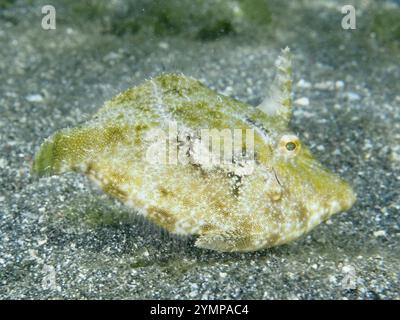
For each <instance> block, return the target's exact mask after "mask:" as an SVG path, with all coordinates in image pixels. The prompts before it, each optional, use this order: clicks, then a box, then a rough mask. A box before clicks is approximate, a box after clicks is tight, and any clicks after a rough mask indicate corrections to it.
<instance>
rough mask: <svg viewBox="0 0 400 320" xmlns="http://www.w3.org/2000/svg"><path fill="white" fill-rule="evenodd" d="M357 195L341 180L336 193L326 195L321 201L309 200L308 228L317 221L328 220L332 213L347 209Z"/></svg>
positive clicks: (313, 225)
mask: <svg viewBox="0 0 400 320" xmlns="http://www.w3.org/2000/svg"><path fill="white" fill-rule="evenodd" d="M339 190H340V191H339ZM356 199H357V195H356V193H355V192H354V191H353V189H352V188H351V187H350V186H349V185H348V184H347V183H346V182H343V184H342V186H341V188H338V191H337V193H336V194H334V195H331V196H330V197H327V198H326V200H323V201H321V200H320V201H318V200H316V199H314V200H316V201H311V202H309V203H308V205H307V209H308V211H309V214H310V216H309V217H310V218H309V221H308V230H310V229H312V228H314V227H315V226H316V225H318V224H319V223H321V222H323V221H326V220H328V219H329V218H330V217H331V216H332V215H334V214H337V213H340V212H344V211H347V210H349V209H350V208H351V207H352V206H353V204H354V203H355V202H356Z"/></svg>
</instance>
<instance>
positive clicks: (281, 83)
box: [258, 47, 292, 123]
mask: <svg viewBox="0 0 400 320" xmlns="http://www.w3.org/2000/svg"><path fill="white" fill-rule="evenodd" d="M275 67H276V69H277V73H276V76H275V80H274V82H273V84H272V86H271V88H270V91H269V94H268V95H267V97H266V98H265V99H264V100H263V102H261V104H260V105H259V106H258V108H259V109H261V110H262V111H263V112H265V113H266V114H268V115H269V116H271V117H278V118H280V119H281V120H282V121H283V122H284V123H288V122H289V120H290V117H291V115H292V59H291V54H290V49H289V47H286V48H285V49H283V50H282V54H281V55H280V56H279V57H278V59H276V61H275Z"/></svg>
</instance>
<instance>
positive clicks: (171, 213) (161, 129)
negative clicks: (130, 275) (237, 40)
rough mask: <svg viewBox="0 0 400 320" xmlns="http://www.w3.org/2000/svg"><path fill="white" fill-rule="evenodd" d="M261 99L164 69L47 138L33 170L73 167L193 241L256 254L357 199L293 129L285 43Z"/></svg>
mask: <svg viewBox="0 0 400 320" xmlns="http://www.w3.org/2000/svg"><path fill="white" fill-rule="evenodd" d="M275 66H276V70H277V74H276V79H275V81H274V83H273V84H272V86H271V88H270V90H269V94H268V96H267V98H265V100H264V101H263V102H262V103H261V104H260V105H259V106H257V107H254V106H250V105H248V104H245V103H243V102H240V101H238V100H235V99H233V98H231V97H228V96H224V95H222V94H220V93H218V92H215V91H213V90H211V89H209V88H207V87H206V86H204V85H203V84H202V83H201V82H200V81H198V80H196V79H193V78H190V77H187V76H184V75H181V74H163V75H160V76H158V77H156V78H153V79H150V80H147V81H145V82H144V83H142V84H141V85H139V86H136V87H133V88H130V89H128V90H126V91H124V92H122V93H120V94H119V95H117V96H115V97H114V98H112V99H111V100H110V101H108V102H106V103H105V105H104V106H103V107H102V108H101V109H100V110H99V111H98V112H97V113H95V114H94V115H93V117H92V118H91V119H90V120H89V121H87V122H85V123H83V124H82V125H80V126H78V127H76V128H68V129H64V130H61V131H58V132H56V133H55V134H54V135H52V136H51V137H50V138H48V139H47V140H46V141H45V142H44V143H43V144H42V146H41V147H40V150H39V151H38V153H37V155H36V157H35V160H34V163H33V170H32V171H33V173H34V174H36V175H39V176H45V175H54V174H62V173H64V172H67V171H75V172H79V173H82V174H84V175H86V176H88V177H89V178H90V179H91V180H92V181H94V182H95V183H96V184H97V185H98V186H99V187H100V188H101V189H102V190H104V192H106V193H108V194H110V195H111V196H112V197H115V198H117V199H118V200H120V201H122V202H123V203H125V204H126V205H127V206H130V207H133V208H135V209H136V210H137V212H138V214H141V215H143V216H145V217H146V218H147V219H148V220H150V221H152V222H153V223H155V224H157V225H159V226H161V227H163V228H165V229H166V230H168V231H169V232H171V233H173V234H177V235H194V236H196V237H197V239H196V242H195V245H196V246H197V247H200V248H207V249H211V250H217V251H254V250H259V249H263V248H268V247H272V246H276V245H280V244H285V243H288V242H290V241H292V240H294V239H296V238H298V237H300V236H301V235H303V234H305V233H307V232H309V231H310V230H311V229H313V228H314V227H315V226H317V225H318V224H320V223H321V222H323V221H325V220H327V219H329V218H330V217H331V216H332V215H333V214H335V213H338V212H340V211H345V210H348V209H349V208H350V207H351V206H352V205H353V203H354V202H355V200H356V195H355V193H354V192H353V190H352V188H351V187H350V186H349V185H348V184H347V183H346V182H345V181H344V180H342V179H341V178H339V177H338V176H337V175H335V174H333V173H332V172H330V171H329V170H328V169H326V168H324V167H323V166H322V165H321V164H320V163H319V162H318V161H317V160H316V159H315V158H314V156H313V155H312V154H311V152H310V150H309V149H308V148H307V146H306V145H304V144H303V143H302V142H301V141H300V139H299V138H298V137H297V136H296V135H295V134H293V132H291V131H290V129H289V127H288V124H289V121H290V118H291V115H292V99H291V86H292V80H291V73H292V64H291V57H290V52H289V49H288V48H286V49H284V50H282V54H281V55H280V56H279V57H278V59H277V60H276V63H275Z"/></svg>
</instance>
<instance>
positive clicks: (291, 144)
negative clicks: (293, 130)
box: [278, 134, 301, 156]
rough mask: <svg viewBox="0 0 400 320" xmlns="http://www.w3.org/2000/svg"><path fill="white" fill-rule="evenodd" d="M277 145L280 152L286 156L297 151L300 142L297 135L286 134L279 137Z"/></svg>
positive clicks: (293, 154) (292, 154)
mask: <svg viewBox="0 0 400 320" xmlns="http://www.w3.org/2000/svg"><path fill="white" fill-rule="evenodd" d="M278 146H279V149H280V150H281V153H282V154H284V155H286V156H295V155H297V154H298V153H299V150H300V147H301V143H300V140H299V138H298V137H297V136H295V135H293V134H286V135H283V136H282V137H281V138H280V141H279V144H278Z"/></svg>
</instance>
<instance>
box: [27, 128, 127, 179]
mask: <svg viewBox="0 0 400 320" xmlns="http://www.w3.org/2000/svg"><path fill="white" fill-rule="evenodd" d="M125 135H126V132H125V131H124V128H120V127H114V126H110V127H105V128H101V127H94V126H90V127H78V128H73V129H64V130H61V131H59V132H57V133H55V134H54V135H53V136H51V137H50V138H48V139H47V140H46V141H45V142H44V143H43V144H42V146H41V147H40V149H39V151H38V153H37V154H36V157H35V160H34V162H33V166H32V173H33V174H34V175H37V176H45V175H53V174H61V173H64V172H67V171H71V170H79V169H80V168H81V167H82V165H85V164H86V163H87V162H88V161H89V160H93V159H94V158H95V157H98V156H99V155H100V154H101V153H102V152H103V151H104V149H105V148H106V147H110V146H111V145H113V144H115V143H118V142H121V141H123V138H124V136H125Z"/></svg>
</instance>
